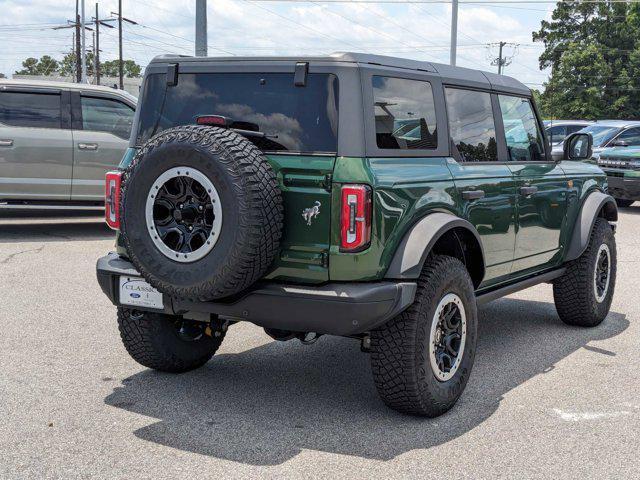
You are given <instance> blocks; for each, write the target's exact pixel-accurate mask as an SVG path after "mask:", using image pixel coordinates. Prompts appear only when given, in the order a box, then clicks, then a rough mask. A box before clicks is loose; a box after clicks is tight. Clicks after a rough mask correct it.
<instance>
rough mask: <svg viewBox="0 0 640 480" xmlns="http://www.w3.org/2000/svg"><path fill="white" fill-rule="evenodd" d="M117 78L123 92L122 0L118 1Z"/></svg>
mask: <svg viewBox="0 0 640 480" xmlns="http://www.w3.org/2000/svg"><path fill="white" fill-rule="evenodd" d="M118 78H119V86H120V90H124V65H123V64H122V0H118Z"/></svg>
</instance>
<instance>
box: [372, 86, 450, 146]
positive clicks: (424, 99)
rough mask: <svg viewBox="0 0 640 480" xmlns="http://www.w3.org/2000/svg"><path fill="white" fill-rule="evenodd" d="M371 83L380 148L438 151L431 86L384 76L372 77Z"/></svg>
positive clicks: (377, 142) (377, 141)
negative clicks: (436, 149)
mask: <svg viewBox="0 0 640 480" xmlns="http://www.w3.org/2000/svg"><path fill="white" fill-rule="evenodd" d="M371 81H372V86H373V102H374V106H373V109H374V114H375V128H376V144H377V146H378V148H382V149H391V150H413V149H419V150H424V149H427V150H431V149H435V148H437V146H438V132H437V129H436V110H435V105H434V100H433V91H432V88H431V84H430V83H429V82H425V81H421V80H408V79H404V78H395V77H382V76H373V77H372V80H371Z"/></svg>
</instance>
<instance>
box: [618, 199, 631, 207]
mask: <svg viewBox="0 0 640 480" xmlns="http://www.w3.org/2000/svg"><path fill="white" fill-rule="evenodd" d="M634 202H635V200H628V199H626V198H616V205H618V206H619V207H620V208H627V207H630V206H631V205H633V203H634Z"/></svg>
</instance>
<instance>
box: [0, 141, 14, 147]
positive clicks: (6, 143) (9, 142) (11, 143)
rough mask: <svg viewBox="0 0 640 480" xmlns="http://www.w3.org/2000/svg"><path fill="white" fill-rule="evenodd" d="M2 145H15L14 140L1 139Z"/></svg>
mask: <svg viewBox="0 0 640 480" xmlns="http://www.w3.org/2000/svg"><path fill="white" fill-rule="evenodd" d="M0 147H13V140H10V139H7V140H0Z"/></svg>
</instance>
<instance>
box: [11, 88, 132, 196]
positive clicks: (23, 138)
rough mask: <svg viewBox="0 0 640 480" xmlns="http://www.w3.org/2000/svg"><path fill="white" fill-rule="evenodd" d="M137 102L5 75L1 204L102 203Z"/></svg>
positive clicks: (116, 93)
mask: <svg viewBox="0 0 640 480" xmlns="http://www.w3.org/2000/svg"><path fill="white" fill-rule="evenodd" d="M136 103H137V100H136V98H135V97H134V96H132V95H130V94H128V93H126V92H124V91H122V90H114V89H112V88H108V87H99V86H92V85H84V84H73V83H59V82H42V81H26V80H0V206H4V207H7V206H9V207H11V208H20V207H46V206H55V207H65V206H73V207H74V208H75V207H83V206H86V207H95V206H100V205H102V204H103V202H104V176H105V173H106V172H107V171H109V170H112V169H113V168H114V167H115V166H117V165H118V163H119V162H120V160H121V159H122V155H123V153H124V151H125V150H126V148H127V144H128V141H129V134H130V132H131V125H132V124H133V116H134V112H135V108H136Z"/></svg>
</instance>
